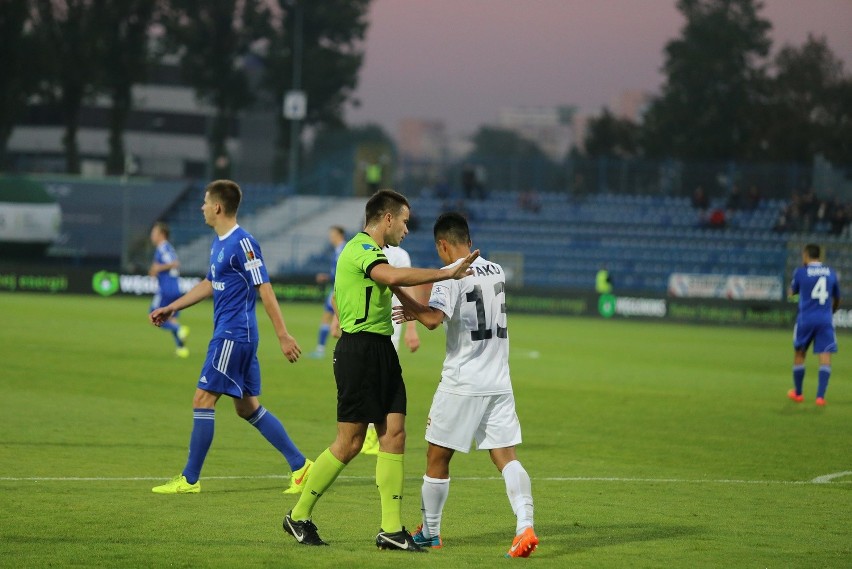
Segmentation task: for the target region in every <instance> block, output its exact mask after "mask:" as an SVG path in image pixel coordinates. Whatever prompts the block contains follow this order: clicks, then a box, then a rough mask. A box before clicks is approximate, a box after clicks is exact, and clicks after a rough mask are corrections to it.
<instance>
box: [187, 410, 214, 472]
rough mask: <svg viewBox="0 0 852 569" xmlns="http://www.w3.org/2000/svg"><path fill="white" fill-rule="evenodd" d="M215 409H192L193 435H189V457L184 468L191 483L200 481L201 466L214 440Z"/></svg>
mask: <svg viewBox="0 0 852 569" xmlns="http://www.w3.org/2000/svg"><path fill="white" fill-rule="evenodd" d="M215 414H216V410H215V409H193V410H192V416H193V419H192V435H191V436H190V437H189V457H188V458H187V459H186V466H185V467H184V468H183V475H184V476H186V481H187V482H189V483H190V484H195V483H196V482H198V478H199V476H201V467H202V466H204V459H205V458H206V457H207V451H208V450H210V444H211V443H212V442H213V427H214V424H215V423H214V419H215Z"/></svg>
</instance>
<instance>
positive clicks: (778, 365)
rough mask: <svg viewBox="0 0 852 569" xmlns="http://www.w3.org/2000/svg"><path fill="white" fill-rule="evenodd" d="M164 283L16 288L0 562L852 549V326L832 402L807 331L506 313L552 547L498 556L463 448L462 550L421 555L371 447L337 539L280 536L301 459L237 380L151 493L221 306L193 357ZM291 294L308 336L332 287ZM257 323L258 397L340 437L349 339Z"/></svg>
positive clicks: (421, 389) (2, 439)
mask: <svg viewBox="0 0 852 569" xmlns="http://www.w3.org/2000/svg"><path fill="white" fill-rule="evenodd" d="M148 302H149V299H148V298H117V297H113V298H98V297H75V296H48V295H43V296H36V295H26V294H0V314H2V326H0V361H2V371H0V378H2V379H0V387H2V395H3V401H2V402H3V407H2V411H0V496H2V497H0V567H67V566H76V567H288V568H301V567H311V568H323V567H334V568H339V567H351V568H357V567H398V566H400V564H403V563H404V564H405V566H406V567H436V566H446V567H452V568H457V567H493V566H500V565H501V564H504V563H506V564H508V563H529V564H531V566H535V567H542V568H544V567H607V568H611V567H721V566H727V567H850V566H852V538H850V535H852V381H850V379H849V377H850V372H852V365H850V360H849V357H848V356H847V354H848V353H849V350H850V349H852V338H850V336H848V335H841V336H840V339H839V341H840V349H841V352H840V353H839V354H838V355H837V356H836V357H835V361H834V365H833V376H832V380H831V386H830V388H829V392H828V397H827V400H828V405H827V406H826V407H825V408H817V407H816V406H815V405H814V403H813V399H814V391H815V385H816V371H817V370H816V367H817V366H816V361H815V359H814V357H813V356H812V355H811V356H809V359H808V370H807V376H806V378H805V395H806V400H805V403H802V404H799V405H796V404H793V403H791V402H789V401H788V400H787V398H786V391H787V389H788V388H789V386H790V383H791V380H790V366H791V361H792V348H791V331H789V330H755V329H742V328H721V327H697V326H686V325H668V324H662V323H647V322H635V321H634V322H631V321H605V320H598V319H568V318H557V317H545V316H528V315H520V314H511V315H510V320H509V335H510V338H511V342H512V345H511V347H512V352H511V354H512V355H511V365H512V378H513V382H514V387H515V396H516V399H517V406H518V414H519V416H520V419H521V425H522V427H523V434H524V444H523V445H521V446H520V447H519V449H518V453H519V457H520V459H521V461H522V463H523V464H524V466H525V467H526V469H527V471H528V472H529V473H530V476H531V477H532V480H533V495H534V498H535V517H536V530H537V532H538V534H539V536H540V538H541V545H540V546H539V549H538V551H537V552H536V553H535V554H533V556H532V557H531V558H530V559H529V560H509V559H505V558H504V557H503V554H504V553H505V551H506V550H507V549H508V547H509V545H510V543H511V538H512V535H513V531H514V516H513V514H512V512H511V510H510V508H509V504H508V500H507V499H506V496H505V488H504V485H503V481H502V479H501V478H500V477H499V473H497V472H496V470H495V469H494V468H493V466H492V465H491V463H490V461H489V459H488V456H487V454H486V453H484V452H475V451H474V452H472V453H471V454H469V455H464V454H457V455H456V457H455V459H454V461H453V463H452V477H453V481H452V485H451V489H450V496H449V500H448V502H447V506H446V509H445V512H444V523H443V528H442V534H443V538H444V548H443V549H442V550H437V551H432V552H430V553H429V554H428V555H422V556H410V555H408V554H402V553H397V552H380V551H377V550H376V549H375V547H374V545H373V538H374V536H375V533H376V532H377V531H378V529H379V527H378V524H379V520H380V512H379V498H378V493H377V492H376V489H375V485H374V482H373V476H374V469H375V467H374V462H375V459H374V458H373V457H367V456H359V457H358V458H356V459H355V460H354V461H353V462H352V463H351V464H350V465H349V467H348V468H347V469H346V470H345V471H344V473H343V475H342V477H341V478H340V479H339V480H338V482H337V483H336V484H335V485H334V486H333V487H332V489H331V490H330V491H329V492H328V494H327V495H326V496H324V497H323V498H322V500H321V501H320V502H319V504H318V506H317V508H316V510H315V511H314V521H315V522H316V523H317V525H318V526H319V528H320V532H321V535H322V536H323V537H324V538H326V539H327V540H328V541H329V542H331V547H328V548H308V547H304V546H300V545H298V544H296V543H295V542H294V541H293V540H292V538H290V537H289V536H287V535H286V534H284V532H283V531H282V529H281V519H282V517H283V515H284V514H285V513H286V512H287V510H288V509H289V508H290V507H291V506H292V505H293V504H294V503H295V499H294V498H293V497H291V496H285V495H282V494H281V490H282V489H283V488H284V487H285V486H286V484H287V475H288V474H289V472H288V468H287V466H286V463H284V461H283V460H282V459H281V458H280V457H279V456H278V455H277V453H276V452H275V451H274V449H272V448H271V447H270V446H269V445H268V444H267V443H266V441H265V440H263V439H262V437H260V436H259V434H258V433H257V432H256V431H255V430H254V429H253V428H252V427H250V426H249V425H248V424H246V423H245V421H243V420H242V419H239V418H238V417H237V416H236V415H235V413H234V412H233V410H232V406H231V405H230V402H229V401H228V400H227V399H226V398H225V399H223V400H222V401H221V402H220V405H219V407H218V410H217V420H216V437H215V440H214V442H213V446H212V448H211V450H210V453H209V455H208V458H207V463H206V464H205V467H204V472H203V473H202V483H203V491H202V492H201V494H198V495H187V496H158V495H155V494H152V493H151V491H150V490H151V487H152V486H154V485H156V484H158V483H160V482H162V481H165V480H166V479H168V478H170V477H171V476H174V475H175V474H177V473H179V472H180V469H181V468H182V467H183V464H184V462H185V459H186V451H187V445H188V441H189V433H190V429H191V425H192V413H191V401H192V394H193V391H194V388H195V387H194V386H195V382H196V381H197V378H198V375H197V374H198V371H199V368H200V364H201V362H202V359H203V356H204V352H205V349H206V345H207V341H208V340H209V334H210V329H211V310H212V304H210V303H204V304H201V305H199V306H196V307H193V308H191V309H189V310H187V311H185V312H184V314H183V315H182V320H183V323H185V324H188V325H189V326H190V327H191V328H192V335H191V336H190V338H189V342H188V344H189V347H190V349H191V350H192V355H191V357H190V358H189V359H188V360H180V359H177V358H175V357H174V356H173V353H172V352H173V348H172V344H171V339H170V337H169V336H168V335H167V334H166V333H164V332H162V331H160V330H156V329H155V328H153V327H152V326H150V325H149V324H148V323H147V321H146V311H147V304H148ZM510 308H511V305H510ZM283 310H284V315H285V318H286V320H287V322H288V325H289V327H290V330H291V332H292V333H293V334H294V335H295V336H296V337H297V339H298V340H299V342H300V344H301V346H302V350H303V352H304V353H307V352H309V351H310V350H312V349H313V347H314V344H315V341H316V328H317V324H318V320H319V317H320V314H321V307H320V306H319V305H313V304H288V305H284V306H283ZM258 320H259V321H260V323H261V333H262V339H261V348H260V361H261V367H262V370H263V381H264V393H263V395H262V397H261V401H262V402H263V403H264V405H265V406H266V407H267V408H269V409H270V410H271V411H272V412H273V413H275V414H276V415H277V416H278V417H279V418H280V419H281V420H282V421H283V422H284V424H285V426H286V427H287V429H288V431H289V433H290V434H291V436H292V437H293V438H294V439H295V441H296V442H297V444H298V445H299V446H300V447H301V449H302V450H303V451H304V452H305V453H306V455H308V456H310V457H316V455H318V454H319V453H320V452H321V451H322V450H323V449H325V448H326V446H327V445H328V444H329V443H330V442H331V441H332V439H333V437H334V433H335V388H334V379H333V376H332V373H331V359H330V357H327V358H326V359H325V360H324V361H316V360H309V359H307V358H303V359H302V360H301V361H299V362H298V363H297V364H290V363H288V362H287V361H286V360H285V359H284V358H283V356H281V354H280V353H279V352H278V348H277V344H276V342H275V341H274V335H273V334H272V330H271V327H270V325H269V323H268V320H267V319H266V316H265V314H264V313H263V312H262V310H261V312H259V317H258ZM420 336H421V339H422V341H423V345H422V347H421V349H420V351H418V352H417V353H415V354H410V353H403V354H402V355H401V361H402V366H403V370H404V375H405V379H406V384H407V386H408V394H409V415H408V449H407V451H406V462H405V470H406V488H405V492H406V494H405V496H406V498H405V501H404V504H403V519H404V522H405V524H406V525H407V526H408V527H409V528H413V527H414V526H416V525H417V523H418V520H419V514H420V500H419V490H420V480H421V476H422V474H423V470H424V466H425V448H426V445H425V442H424V440H423V428H424V423H425V418H426V413H427V411H428V408H429V404H430V402H431V397H432V393H433V392H434V389H435V386H436V384H437V381H438V378H439V373H440V366H441V361H442V358H443V341H444V334H443V332H442V331H440V330H436V331H433V332H429V331H427V330H425V329H424V328H420ZM843 473H845V474H843ZM831 475H838V476H835V477H832V476H831ZM401 557H404V558H405V559H404V560H403V559H401Z"/></svg>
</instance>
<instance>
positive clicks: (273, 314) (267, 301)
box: [256, 283, 302, 363]
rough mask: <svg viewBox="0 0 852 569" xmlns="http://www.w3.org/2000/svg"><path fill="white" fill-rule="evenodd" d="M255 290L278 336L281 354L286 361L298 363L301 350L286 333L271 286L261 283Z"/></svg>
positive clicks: (294, 340) (282, 316)
mask: <svg viewBox="0 0 852 569" xmlns="http://www.w3.org/2000/svg"><path fill="white" fill-rule="evenodd" d="M256 288H257V292H258V294H259V295H260V300H261V302H263V308H264V309H265V310H266V315H267V316H269V321H270V322H272V327H273V328H274V329H275V335H276V336H278V343H279V344H280V346H281V353H282V354H284V357H286V358H287V361H289V362H290V363H296V362H297V361H299V356H301V355H302V349H301V348H300V347H299V343H298V342H296V339H295V338H294V337H293V336H291V335H290V333H289V332H288V331H287V325H286V324H285V323H284V315H283V314H281V306H280V305H279V304H278V299H277V298H275V292H274V291H273V290H272V285H271V284H269V283H263V284H260V285H258V286H257V287H256Z"/></svg>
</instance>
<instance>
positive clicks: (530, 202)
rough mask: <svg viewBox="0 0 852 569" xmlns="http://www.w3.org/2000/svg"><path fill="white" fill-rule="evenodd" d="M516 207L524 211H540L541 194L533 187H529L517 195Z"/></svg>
mask: <svg viewBox="0 0 852 569" xmlns="http://www.w3.org/2000/svg"><path fill="white" fill-rule="evenodd" d="M518 207H520V208H521V209H522V210H524V211H529V212H532V213H538V212H540V211H541V196H539V195H538V192H537V191H536V190H535V188H529V189H527V190H524V191H523V192H521V194H520V195H519V196H518Z"/></svg>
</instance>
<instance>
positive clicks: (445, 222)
mask: <svg viewBox="0 0 852 569" xmlns="http://www.w3.org/2000/svg"><path fill="white" fill-rule="evenodd" d="M432 232H433V234H434V235H435V242H436V243H437V242H438V239H446V240H447V241H449V242H450V243H451V244H453V245H470V228H469V227H468V226H467V219H465V218H464V216H463V215H462V214H460V213H457V212H455V211H449V212H447V213H442V214H441V215H439V216H438V219H436V220H435V227H434V228H433V229H432Z"/></svg>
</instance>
